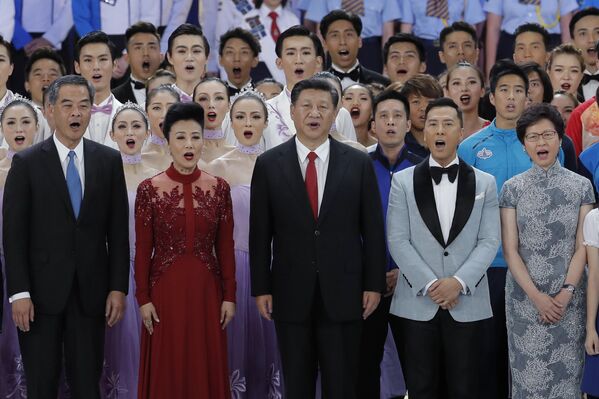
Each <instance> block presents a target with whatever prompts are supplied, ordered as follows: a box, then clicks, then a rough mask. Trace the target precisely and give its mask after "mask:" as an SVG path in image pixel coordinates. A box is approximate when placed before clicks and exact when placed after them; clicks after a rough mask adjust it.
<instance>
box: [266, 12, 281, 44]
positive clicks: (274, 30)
mask: <svg viewBox="0 0 599 399" xmlns="http://www.w3.org/2000/svg"><path fill="white" fill-rule="evenodd" d="M268 16H269V17H270V18H271V19H272V24H271V25H270V35H271V36H272V40H274V41H275V42H276V41H277V39H278V38H279V35H280V34H281V31H280V30H279V25H277V18H278V17H279V14H277V13H276V12H274V11H271V12H270V13H269V14H268Z"/></svg>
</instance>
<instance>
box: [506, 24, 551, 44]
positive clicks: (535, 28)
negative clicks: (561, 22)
mask: <svg viewBox="0 0 599 399" xmlns="http://www.w3.org/2000/svg"><path fill="white" fill-rule="evenodd" d="M526 32H534V33H538V34H539V35H541V36H542V37H543V44H544V45H545V51H551V49H550V48H549V47H550V46H551V42H550V36H549V32H547V29H545V28H543V27H542V26H541V25H539V24H536V23H532V22H529V23H526V24H522V25H520V26H518V27H517V28H516V30H515V31H514V50H515V49H516V38H517V37H518V36H519V35H521V34H523V33H526Z"/></svg>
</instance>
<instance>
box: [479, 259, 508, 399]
mask: <svg viewBox="0 0 599 399" xmlns="http://www.w3.org/2000/svg"><path fill="white" fill-rule="evenodd" d="M506 273H507V268H505V267H491V268H489V269H488V270H487V278H488V279H489V295H490V298H491V308H492V310H493V317H492V318H490V319H487V320H485V321H484V322H483V328H482V337H483V342H482V350H481V352H480V358H479V365H480V370H481V374H480V384H479V397H481V398H485V399H506V398H508V395H509V391H510V389H509V384H510V383H509V370H510V369H509V358H508V349H507V329H506V326H505V275H506Z"/></svg>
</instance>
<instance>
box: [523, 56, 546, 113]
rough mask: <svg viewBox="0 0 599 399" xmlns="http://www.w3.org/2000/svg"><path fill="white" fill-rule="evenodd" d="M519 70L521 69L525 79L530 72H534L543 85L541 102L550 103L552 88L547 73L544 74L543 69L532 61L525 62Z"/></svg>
mask: <svg viewBox="0 0 599 399" xmlns="http://www.w3.org/2000/svg"><path fill="white" fill-rule="evenodd" d="M520 68H522V70H523V71H524V73H525V74H526V77H528V75H529V74H531V73H532V72H536V73H537V74H538V75H539V78H540V79H541V84H542V85H543V102H544V103H550V102H551V100H553V86H552V85H551V79H550V78H549V75H548V74H547V72H545V69H543V68H541V66H540V65H539V64H537V63H536V62H534V61H530V62H525V63H524V64H521V65H520ZM529 85H530V82H529Z"/></svg>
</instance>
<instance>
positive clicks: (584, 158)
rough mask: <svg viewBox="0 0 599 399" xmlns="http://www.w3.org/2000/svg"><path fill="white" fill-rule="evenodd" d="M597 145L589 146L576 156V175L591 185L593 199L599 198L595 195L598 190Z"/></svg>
mask: <svg viewBox="0 0 599 399" xmlns="http://www.w3.org/2000/svg"><path fill="white" fill-rule="evenodd" d="M597 144H598V143H595V144H593V145H591V146H590V147H588V148H587V149H585V150H584V151H583V152H581V153H580V155H579V156H578V161H579V162H578V169H579V170H578V173H579V174H581V175H582V176H584V177H586V178H588V179H589V180H590V181H591V183H593V190H594V191H595V197H596V198H599V196H598V195H597V188H599V145H597Z"/></svg>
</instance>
